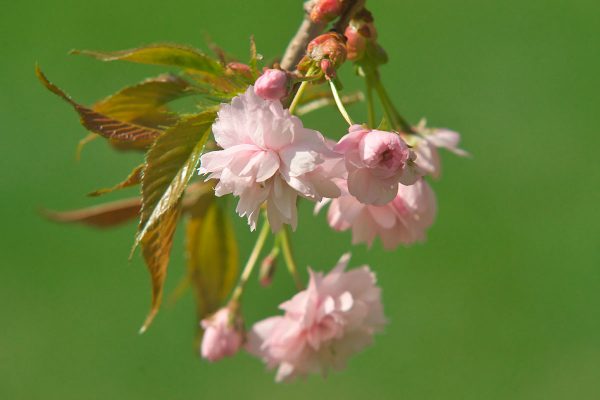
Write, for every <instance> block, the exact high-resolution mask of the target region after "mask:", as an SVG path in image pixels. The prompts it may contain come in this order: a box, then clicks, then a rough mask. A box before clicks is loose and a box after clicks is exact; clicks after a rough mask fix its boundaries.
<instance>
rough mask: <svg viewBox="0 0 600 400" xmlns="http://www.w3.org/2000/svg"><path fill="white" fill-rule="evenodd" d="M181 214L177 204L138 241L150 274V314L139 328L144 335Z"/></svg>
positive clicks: (158, 300) (154, 311)
mask: <svg viewBox="0 0 600 400" xmlns="http://www.w3.org/2000/svg"><path fill="white" fill-rule="evenodd" d="M180 213H181V203H177V204H176V205H175V206H174V207H173V208H171V209H170V210H169V211H168V212H167V213H165V214H164V215H163V216H162V218H161V221H160V224H156V225H153V226H151V227H149V228H148V229H147V230H146V233H145V235H144V236H143V237H142V238H141V240H140V245H141V246H142V255H143V256H144V261H145V263H146V266H147V267H148V271H149V272H150V280H151V282H152V303H151V307H150V312H149V313H148V315H147V316H146V319H145V320H144V324H143V325H142V327H141V328H140V333H144V332H145V331H146V330H147V329H148V327H149V326H150V324H151V323H152V321H153V320H154V317H156V314H157V313H158V309H159V307H160V303H161V302H162V296H163V287H164V284H165V280H166V278H167V268H168V266H169V258H170V256H171V248H172V247H173V235H174V234H175V228H176V227H177V221H178V220H179V216H180Z"/></svg>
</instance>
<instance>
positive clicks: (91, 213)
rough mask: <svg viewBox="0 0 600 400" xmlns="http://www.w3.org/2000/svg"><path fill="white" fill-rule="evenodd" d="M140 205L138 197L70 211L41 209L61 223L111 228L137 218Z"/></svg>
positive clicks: (47, 215)
mask: <svg viewBox="0 0 600 400" xmlns="http://www.w3.org/2000/svg"><path fill="white" fill-rule="evenodd" d="M141 207H142V200H141V199H140V198H139V197H135V198H131V199H126V200H119V201H114V202H111V203H105V204H101V205H98V206H93V207H88V208H83V209H79V210H71V211H63V212H58V211H50V210H43V211H42V213H43V215H44V216H45V217H47V218H48V219H50V220H52V221H55V222H61V223H81V224H85V225H89V226H93V227H95V228H111V227H113V226H116V225H120V224H123V223H125V222H128V221H131V220H133V219H135V218H137V217H138V216H139V214H140V210H141Z"/></svg>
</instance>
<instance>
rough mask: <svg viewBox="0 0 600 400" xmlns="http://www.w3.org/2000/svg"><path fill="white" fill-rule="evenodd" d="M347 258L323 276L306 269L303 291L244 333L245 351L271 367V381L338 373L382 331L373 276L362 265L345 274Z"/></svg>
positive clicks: (346, 255) (379, 292)
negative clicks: (280, 312)
mask: <svg viewBox="0 0 600 400" xmlns="http://www.w3.org/2000/svg"><path fill="white" fill-rule="evenodd" d="M349 259H350V255H349V254H345V255H344V256H342V258H341V259H340V260H339V262H338V264H337V265H336V267H335V268H334V269H333V270H332V271H331V272H329V273H328V274H327V275H323V274H322V273H320V272H313V271H312V270H309V272H310V282H309V284H308V288H307V289H306V290H303V291H301V292H299V293H297V294H296V295H295V296H294V297H293V298H292V299H291V300H289V301H286V302H285V303H283V304H281V305H280V308H281V309H282V310H283V311H284V312H285V313H284V315H282V316H276V317H271V318H267V319H265V320H263V321H260V322H258V323H256V324H255V325H254V327H253V328H252V330H251V331H250V332H249V334H248V344H247V349H248V351H250V352H251V353H252V354H254V355H256V356H258V357H260V358H262V359H263V361H264V362H265V363H266V364H267V366H268V367H269V368H277V375H276V380H277V381H283V380H291V379H293V378H295V377H298V376H305V375H307V374H310V373H320V374H325V373H326V372H327V370H328V369H335V370H339V369H342V368H344V367H345V364H346V361H347V359H348V358H349V357H350V356H351V355H352V354H354V353H356V352H358V351H360V350H362V349H363V348H365V347H366V346H368V345H369V344H371V342H372V338H373V334H374V333H376V332H379V331H381V330H382V329H383V327H384V325H385V323H386V320H385V317H384V314H383V307H382V304H381V289H380V288H379V287H377V286H376V280H375V274H374V273H373V272H372V271H371V269H370V268H369V267H368V266H362V267H360V268H355V269H352V270H350V271H345V268H346V265H347V264H348V261H349Z"/></svg>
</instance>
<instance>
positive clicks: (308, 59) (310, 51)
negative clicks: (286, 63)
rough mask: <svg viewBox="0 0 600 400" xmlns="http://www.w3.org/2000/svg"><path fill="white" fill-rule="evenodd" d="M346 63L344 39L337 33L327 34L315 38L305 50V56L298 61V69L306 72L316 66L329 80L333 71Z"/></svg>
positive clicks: (333, 74)
mask: <svg viewBox="0 0 600 400" xmlns="http://www.w3.org/2000/svg"><path fill="white" fill-rule="evenodd" d="M344 61H346V38H345V37H344V36H343V35H340V34H339V33H337V32H328V33H324V34H323V35H320V36H317V37H316V38H315V39H313V40H312V41H311V42H310V43H309V44H308V47H307V48H306V55H305V56H304V58H303V59H302V60H301V61H300V64H299V65H298V69H299V70H300V71H302V72H306V71H308V69H309V68H310V67H312V66H317V67H319V69H320V70H321V71H323V73H324V74H325V76H326V77H327V78H328V79H330V78H332V77H333V76H335V70H336V69H337V68H339V67H340V66H341V65H342V64H343V63H344Z"/></svg>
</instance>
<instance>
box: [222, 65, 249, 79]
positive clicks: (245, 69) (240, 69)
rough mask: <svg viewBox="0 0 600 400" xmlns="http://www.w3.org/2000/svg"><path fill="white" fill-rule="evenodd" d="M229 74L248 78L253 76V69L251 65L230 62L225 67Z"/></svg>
mask: <svg viewBox="0 0 600 400" xmlns="http://www.w3.org/2000/svg"><path fill="white" fill-rule="evenodd" d="M225 71H226V73H227V74H229V75H236V74H239V75H243V76H245V77H246V78H252V69H251V68H250V66H249V65H246V64H244V63H240V62H230V63H229V64H227V67H226V69H225Z"/></svg>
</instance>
